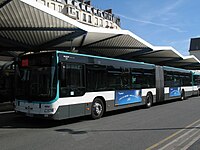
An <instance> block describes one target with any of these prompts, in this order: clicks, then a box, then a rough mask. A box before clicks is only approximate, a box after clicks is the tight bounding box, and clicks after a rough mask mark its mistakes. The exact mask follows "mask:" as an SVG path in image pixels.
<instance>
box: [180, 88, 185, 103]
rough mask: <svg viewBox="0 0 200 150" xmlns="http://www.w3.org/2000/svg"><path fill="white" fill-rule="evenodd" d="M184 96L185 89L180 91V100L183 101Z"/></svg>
mask: <svg viewBox="0 0 200 150" xmlns="http://www.w3.org/2000/svg"><path fill="white" fill-rule="evenodd" d="M185 99H186V98H185V91H184V90H182V92H181V100H182V101H183V100H185Z"/></svg>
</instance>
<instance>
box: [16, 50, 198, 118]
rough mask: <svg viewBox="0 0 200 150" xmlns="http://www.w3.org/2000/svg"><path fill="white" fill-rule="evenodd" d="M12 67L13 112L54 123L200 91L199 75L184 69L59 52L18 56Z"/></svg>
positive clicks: (93, 116) (185, 95) (95, 116)
mask: <svg viewBox="0 0 200 150" xmlns="http://www.w3.org/2000/svg"><path fill="white" fill-rule="evenodd" d="M16 68H17V70H16V74H17V75H16V92H15V94H16V99H15V110H16V112H19V113H23V114H25V115H26V116H30V117H43V118H49V119H55V120H61V119H66V118H72V117H78V116H84V115H91V116H92V118H93V119H98V118H101V117H102V115H103V114H104V113H105V112H107V111H112V110H117V109H123V108H127V107H133V106H138V105H145V106H146V107H151V106H152V104H153V103H157V102H163V101H167V100H171V99H175V98H179V99H182V100H184V99H186V98H187V97H188V96H192V95H193V94H197V95H199V90H200V87H199V86H198V84H199V81H200V80H199V79H200V78H199V76H200V75H199V76H198V75H197V74H193V73H192V72H191V71H189V70H185V69H179V68H173V67H167V66H156V65H153V64H147V63H141V62H134V61H127V60H120V59H112V58H105V57H98V56H90V55H84V54H76V53H69V52H61V51H54V52H43V53H38V54H37V53H34V54H26V55H23V56H21V57H20V58H19V62H18V67H16ZM195 75H196V76H195ZM193 80H194V82H193ZM193 83H195V84H194V85H193ZM194 87H195V88H194Z"/></svg>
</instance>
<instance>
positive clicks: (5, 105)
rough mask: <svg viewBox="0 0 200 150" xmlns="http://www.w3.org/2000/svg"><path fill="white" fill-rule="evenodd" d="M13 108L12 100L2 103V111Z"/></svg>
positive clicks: (0, 108)
mask: <svg viewBox="0 0 200 150" xmlns="http://www.w3.org/2000/svg"><path fill="white" fill-rule="evenodd" d="M13 109H14V108H13V103H11V102H5V103H0V112H3V111H11V110H13Z"/></svg>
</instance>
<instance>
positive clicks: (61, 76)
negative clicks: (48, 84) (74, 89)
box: [59, 62, 65, 81]
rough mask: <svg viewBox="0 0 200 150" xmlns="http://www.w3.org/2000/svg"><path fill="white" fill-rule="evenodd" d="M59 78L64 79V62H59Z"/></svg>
mask: <svg viewBox="0 0 200 150" xmlns="http://www.w3.org/2000/svg"><path fill="white" fill-rule="evenodd" d="M59 79H60V80H61V81H63V80H65V63H63V62H60V63H59Z"/></svg>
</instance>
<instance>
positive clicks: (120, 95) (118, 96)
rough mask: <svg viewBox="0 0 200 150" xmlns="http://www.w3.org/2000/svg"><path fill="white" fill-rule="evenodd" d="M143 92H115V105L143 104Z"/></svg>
mask: <svg viewBox="0 0 200 150" xmlns="http://www.w3.org/2000/svg"><path fill="white" fill-rule="evenodd" d="M141 95H142V91H141V90H119V91H116V92H115V105H125V104H132V103H138V102H142V97H141Z"/></svg>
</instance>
